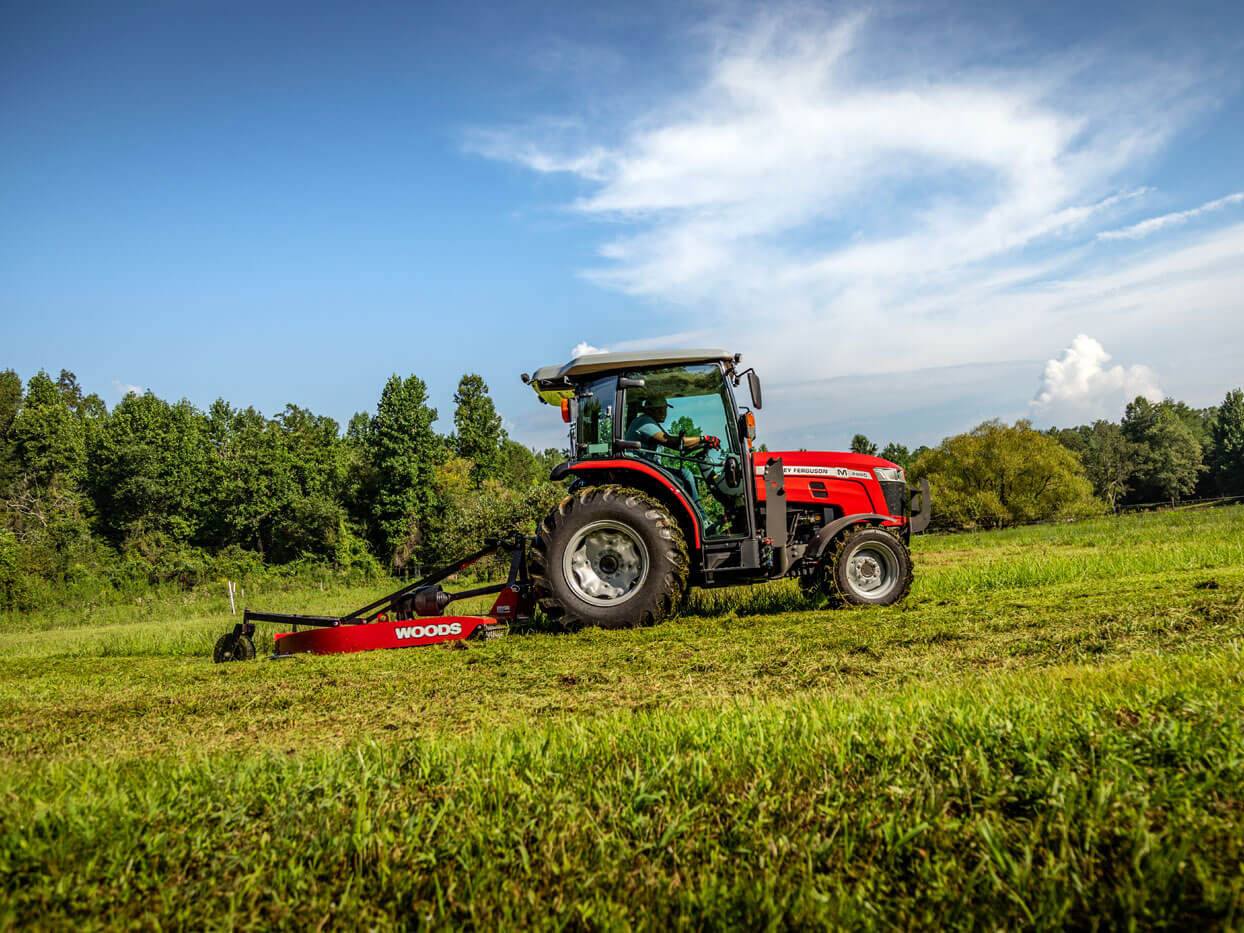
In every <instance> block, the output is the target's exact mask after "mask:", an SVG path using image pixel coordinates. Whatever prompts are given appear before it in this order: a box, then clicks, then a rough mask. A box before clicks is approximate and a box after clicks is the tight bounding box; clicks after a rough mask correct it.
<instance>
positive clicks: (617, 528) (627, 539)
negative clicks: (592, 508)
mask: <svg viewBox="0 0 1244 933" xmlns="http://www.w3.org/2000/svg"><path fill="white" fill-rule="evenodd" d="M648 567H649V560H648V548H647V547H646V546H645V545H644V541H643V538H641V537H640V536H639V533H638V532H636V531H635V529H633V528H631V527H630V526H629V525H625V524H623V523H622V522H615V521H610V520H607V519H602V520H601V521H595V522H591V523H589V524H587V525H584V526H583V527H582V528H580V529H579V530H578V531H577V532H575V534H574V537H573V538H571V539H570V543H569V544H568V545H567V546H566V550H565V552H564V554H563V556H562V572H563V575H564V576H565V579H566V583H567V584H568V585H569V586H570V589H571V590H572V591H573V592H574V594H575V595H576V596H578V597H579V598H580V599H582V600H583V601H584V602H587V603H591V604H592V605H594V606H616V605H618V604H619V603H624V602H626V601H627V600H628V599H630V598H631V597H632V596H634V595H635V594H636V593H638V592H639V590H640V588H641V587H642V586H643V585H644V581H645V580H647V579H648Z"/></svg>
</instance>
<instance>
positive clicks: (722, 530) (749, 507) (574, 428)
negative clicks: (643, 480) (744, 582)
mask: <svg viewBox="0 0 1244 933" xmlns="http://www.w3.org/2000/svg"><path fill="white" fill-rule="evenodd" d="M739 362H740V357H739V355H737V354H730V353H726V352H725V351H724V350H678V351H653V352H647V353H626V354H624V353H601V354H595V355H592V356H587V357H579V358H578V359H576V360H573V361H571V363H569V364H567V365H566V366H562V367H545V368H544V369H541V370H538V371H537V372H536V373H535V375H534V376H532V377H531V378H530V382H531V384H532V385H533V386H534V387H535V389H536V391H537V393H538V394H539V395H540V398H541V399H542V400H543V401H545V402H548V403H550V404H555V405H557V406H559V407H560V408H561V412H562V418H563V419H564V420H565V421H566V422H568V423H569V424H570V425H571V429H570V445H571V446H570V449H571V451H572V453H573V457H572V460H571V461H569V462H568V464H567V465H566V466H567V469H570V468H571V467H578V468H579V469H590V468H592V467H589V466H588V464H597V465H599V464H604V463H611V462H613V461H616V460H619V459H622V460H624V461H632V462H631V463H630V465H631V466H636V467H639V468H641V469H642V470H643V472H645V473H648V474H655V477H654V478H656V477H659V482H661V483H662V484H663V485H666V486H667V488H668V487H673V489H674V490H676V491H677V493H678V494H679V495H680V497H681V498H682V499H683V500H684V501H685V503H686V505H687V507H688V508H689V509H690V510H691V512H692V513H693V514H694V516H695V523H696V525H697V526H698V530H699V533H700V536H701V537H702V538H704V539H706V540H710V541H711V540H722V539H729V538H734V537H751V536H752V535H754V534H755V532H756V529H755V523H754V521H753V518H754V516H755V513H756V509H755V503H754V502H753V498H754V495H753V492H754V488H753V487H754V484H753V483H752V482H751V481H750V478H751V477H752V476H753V475H754V473H753V469H752V452H751V445H752V441H753V440H754V439H755V425H756V421H755V417H754V416H753V414H752V409H753V408H759V407H760V405H761V397H760V393H761V390H760V380H759V378H758V377H757V376H756V373H755V372H754V371H753V370H750V369H749V370H746V371H745V372H740V371H739ZM744 379H746V381H747V390H746V392H747V395H748V401H749V402H750V405H743V406H740V405H739V404H738V403H737V402H736V400H735V392H736V390H738V389H739V388H740V386H741V385H742V383H743V381H744ZM597 468H599V467H597Z"/></svg>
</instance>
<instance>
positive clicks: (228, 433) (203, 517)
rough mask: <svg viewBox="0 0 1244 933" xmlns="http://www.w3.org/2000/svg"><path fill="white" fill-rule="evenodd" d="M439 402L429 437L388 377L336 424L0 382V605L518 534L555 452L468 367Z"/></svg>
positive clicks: (57, 381) (417, 396)
mask: <svg viewBox="0 0 1244 933" xmlns="http://www.w3.org/2000/svg"><path fill="white" fill-rule="evenodd" d="M454 406H455V407H454V417H453V430H452V431H451V432H450V433H448V434H441V433H438V432H437V430H436V428H435V423H436V421H437V411H436V409H435V408H433V407H431V405H429V403H428V393H427V387H426V386H425V384H424V382H423V381H422V380H421V379H419V378H418V377H417V376H408V377H406V378H400V377H398V376H393V377H392V378H391V379H389V380H388V382H387V383H386V384H385V386H384V388H383V390H382V391H381V394H380V399H379V402H378V404H377V406H376V410H375V412H374V413H373V414H367V413H360V414H357V415H355V416H354V417H353V418H352V419H351V420H350V422H349V424H348V426H347V427H346V430H345V431H344V432H343V431H341V430H340V428H339V425H338V424H337V422H336V421H334V420H333V419H332V418H329V417H326V416H323V415H317V414H315V413H314V412H311V411H309V410H307V409H305V408H300V407H298V406H296V405H288V406H286V408H285V409H284V411H282V412H280V413H279V414H277V415H275V416H274V417H267V416H265V415H263V414H261V413H260V412H259V411H257V410H255V409H254V408H252V407H247V408H235V407H234V406H232V405H230V404H229V403H227V402H225V401H223V400H218V401H216V402H214V403H213V404H212V405H211V406H210V407H209V408H208V409H207V410H206V411H203V410H201V409H199V408H197V407H195V406H194V405H192V404H191V403H190V402H188V401H185V400H182V401H178V402H169V401H166V400H164V399H161V398H159V397H158V396H156V395H155V394H153V393H151V392H147V393H144V394H136V393H131V394H130V395H128V396H127V397H126V398H124V399H123V400H122V401H121V402H119V403H117V404H116V405H115V406H114V407H113V408H112V409H111V410H109V409H108V407H107V406H106V405H105V404H104V402H103V401H102V400H101V399H100V397H99V396H98V395H95V394H87V393H85V392H84V391H83V389H82V387H81V386H80V385H79V383H78V381H77V379H76V377H75V376H74V374H73V373H72V372H69V371H67V370H62V371H61V373H60V375H59V377H58V378H52V377H51V376H49V375H48V374H47V373H45V372H39V373H36V374H35V375H34V376H33V377H31V378H30V379H29V381H28V382H26V384H25V385H24V386H23V384H22V380H21V379H20V377H19V376H18V375H17V373H15V372H14V371H12V370H6V371H4V372H0V606H3V607H10V608H14V607H16V608H36V607H38V606H39V605H41V603H42V601H43V600H45V599H49V598H52V596H51V594H52V593H53V592H55V593H57V594H60V597H61V598H63V594H64V592H66V589H67V588H68V590H74V589H75V588H76V590H77V591H78V592H80V593H81V594H83V598H87V599H97V598H101V597H102V596H104V595H106V593H107V592H109V591H112V592H115V591H118V590H125V589H126V588H127V587H138V586H146V585H150V584H151V583H160V582H176V583H179V584H181V585H193V584H194V583H196V582H199V581H200V580H203V579H210V578H213V577H218V576H224V575H230V576H240V575H244V574H246V573H254V572H262V570H263V568H264V567H282V566H284V567H296V566H299V565H301V564H305V563H307V562H313V563H316V564H319V565H323V564H329V565H332V566H334V567H336V568H338V569H340V570H343V571H347V572H351V573H356V574H363V575H369V576H370V575H378V574H381V573H384V572H390V573H392V572H396V573H409V572H414V571H416V570H418V569H419V568H420V567H421V566H427V565H429V564H437V563H441V562H446V561H450V560H453V559H454V558H455V557H456V556H458V555H460V554H462V553H463V552H464V551H467V550H473V549H475V548H477V547H480V546H481V545H482V542H483V540H484V539H485V537H487V536H491V535H496V534H498V533H503V532H504V531H506V530H507V529H510V528H523V529H530V528H531V527H532V525H533V524H534V522H535V521H536V518H537V516H540V515H542V514H543V513H544V512H545V511H546V510H547V509H548V508H549V507H550V506H551V505H552V503H553V502H555V501H556V500H557V498H558V497H559V496H560V495H561V494H562V492H563V489H562V487H561V486H560V485H556V484H553V483H550V482H549V480H548V476H549V472H550V470H551V469H552V467H553V466H554V465H556V464H557V463H558V462H560V461H561V460H562V459H564V454H563V453H562V452H561V451H558V450H554V449H549V450H544V451H539V452H537V451H533V450H531V449H529V448H527V447H525V446H524V445H522V444H520V443H518V442H517V441H514V440H513V439H511V438H509V437H508V436H507V433H506V431H505V430H504V428H503V427H502V420H501V417H500V415H498V413H497V411H496V408H495V406H494V404H493V401H492V399H491V397H490V396H489V393H488V387H487V385H486V384H485V383H484V380H483V379H482V378H480V377H479V376H478V375H474V374H468V375H465V376H463V377H462V379H461V381H460V382H459V383H458V389H457V392H456V393H455V395H454Z"/></svg>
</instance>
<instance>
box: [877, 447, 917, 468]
mask: <svg viewBox="0 0 1244 933" xmlns="http://www.w3.org/2000/svg"><path fill="white" fill-rule="evenodd" d="M881 457H882V459H884V460H889V461H890V462H891V463H897V464H898V465H899V466H901V467H902V468H903V469H907V467H908V465H909V464H910V463H911V451H909V450H908V449H907V448H906V447H905V446H903V445H902V444H896V443H894V442H892V441H891V442H890V443H889V444H886V445H885V449H884V450H882V451H881Z"/></svg>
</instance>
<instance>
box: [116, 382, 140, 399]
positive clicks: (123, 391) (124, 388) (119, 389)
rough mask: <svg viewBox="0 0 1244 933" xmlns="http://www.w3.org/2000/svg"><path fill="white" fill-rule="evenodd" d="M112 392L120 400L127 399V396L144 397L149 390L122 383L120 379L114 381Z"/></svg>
mask: <svg viewBox="0 0 1244 933" xmlns="http://www.w3.org/2000/svg"><path fill="white" fill-rule="evenodd" d="M112 391H114V392H115V393H116V394H117V396H118V397H119V398H125V397H126V396H127V395H142V394H143V393H144V392H146V391H147V390H146V389H144V388H143V387H142V386H136V385H133V384H131V383H128V382H122V381H121V380H120V379H113V380H112Z"/></svg>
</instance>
